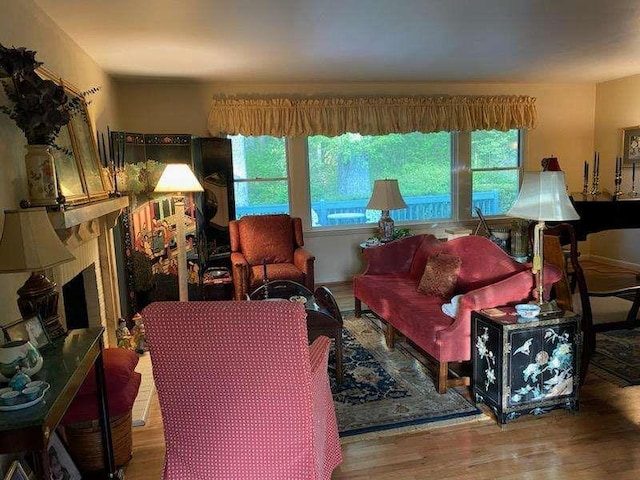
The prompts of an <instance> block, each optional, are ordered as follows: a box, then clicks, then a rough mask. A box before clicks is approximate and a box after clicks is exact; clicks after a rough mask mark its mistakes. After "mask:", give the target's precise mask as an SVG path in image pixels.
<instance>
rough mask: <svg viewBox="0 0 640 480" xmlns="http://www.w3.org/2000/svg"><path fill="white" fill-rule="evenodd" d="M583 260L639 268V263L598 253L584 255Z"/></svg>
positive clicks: (632, 268) (631, 268)
mask: <svg viewBox="0 0 640 480" xmlns="http://www.w3.org/2000/svg"><path fill="white" fill-rule="evenodd" d="M583 258H584V259H585V260H593V261H594V262H599V263H604V264H606V265H612V266H614V267H620V268H626V269H629V270H640V264H638V263H633V262H627V261H624V260H619V259H617V258H609V257H601V256H600V255H592V254H588V255H584V257H583Z"/></svg>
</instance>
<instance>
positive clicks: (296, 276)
mask: <svg viewBox="0 0 640 480" xmlns="http://www.w3.org/2000/svg"><path fill="white" fill-rule="evenodd" d="M262 277H263V272H262V265H256V266H254V267H251V290H253V289H254V288H258V287H259V286H260V285H262V282H263V278H262ZM267 277H268V278H269V280H270V281H273V280H293V281H294V282H298V283H302V284H304V273H302V272H301V271H300V269H299V268H298V267H296V266H295V265H294V264H292V263H278V264H273V265H269V267H268V271H267Z"/></svg>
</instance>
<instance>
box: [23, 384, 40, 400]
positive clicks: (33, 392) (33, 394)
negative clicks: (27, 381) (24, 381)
mask: <svg viewBox="0 0 640 480" xmlns="http://www.w3.org/2000/svg"><path fill="white" fill-rule="evenodd" d="M39 393H40V388H39V387H27V388H25V389H24V390H22V394H23V395H24V396H25V397H27V400H29V401H31V400H35V399H36V398H37V397H38V394H39Z"/></svg>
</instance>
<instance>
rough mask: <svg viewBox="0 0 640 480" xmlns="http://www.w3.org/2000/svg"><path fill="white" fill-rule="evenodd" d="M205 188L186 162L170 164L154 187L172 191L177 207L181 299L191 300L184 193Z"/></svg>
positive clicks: (168, 191)
mask: <svg viewBox="0 0 640 480" xmlns="http://www.w3.org/2000/svg"><path fill="white" fill-rule="evenodd" d="M202 191H204V189H203V188H202V185H200V182H198V179H197V178H196V176H195V175H194V174H193V172H192V171H191V167H189V165H187V164H185V163H170V164H168V165H167V166H166V167H165V169H164V171H163V172H162V175H161V176H160V180H158V184H157V185H156V188H155V189H154V192H156V193H172V194H173V200H174V204H175V207H176V237H177V240H176V244H177V246H178V291H179V295H180V297H179V298H180V301H181V302H186V301H188V300H189V290H188V288H189V287H188V284H187V246H186V239H185V231H184V195H183V194H184V193H186V192H202Z"/></svg>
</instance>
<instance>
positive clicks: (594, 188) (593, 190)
mask: <svg viewBox="0 0 640 480" xmlns="http://www.w3.org/2000/svg"><path fill="white" fill-rule="evenodd" d="M599 181H600V179H599V175H598V174H597V173H594V174H593V183H592V185H591V195H600V190H599V189H598V183H599Z"/></svg>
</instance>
